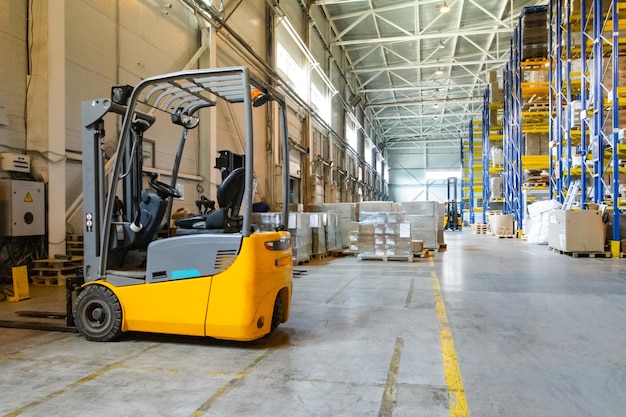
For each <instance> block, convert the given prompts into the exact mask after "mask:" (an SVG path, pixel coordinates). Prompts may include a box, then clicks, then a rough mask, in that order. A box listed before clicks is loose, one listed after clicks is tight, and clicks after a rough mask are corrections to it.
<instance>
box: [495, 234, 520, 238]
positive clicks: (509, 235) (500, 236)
mask: <svg viewBox="0 0 626 417" xmlns="http://www.w3.org/2000/svg"><path fill="white" fill-rule="evenodd" d="M495 236H496V237H498V238H501V239H504V238H506V239H513V238H514V237H515V235H511V234H506V235H498V234H496V235H495Z"/></svg>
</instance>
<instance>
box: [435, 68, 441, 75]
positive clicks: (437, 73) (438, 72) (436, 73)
mask: <svg viewBox="0 0 626 417" xmlns="http://www.w3.org/2000/svg"><path fill="white" fill-rule="evenodd" d="M435 75H443V70H442V69H441V67H439V68H437V71H435Z"/></svg>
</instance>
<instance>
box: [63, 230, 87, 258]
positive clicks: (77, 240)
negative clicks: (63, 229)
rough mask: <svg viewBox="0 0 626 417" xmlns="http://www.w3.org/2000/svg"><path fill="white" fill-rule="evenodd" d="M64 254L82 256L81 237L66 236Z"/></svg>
mask: <svg viewBox="0 0 626 417" xmlns="http://www.w3.org/2000/svg"><path fill="white" fill-rule="evenodd" d="M66 253H67V254H68V255H70V256H82V255H83V253H84V242H83V235H75V234H68V235H67V237H66Z"/></svg>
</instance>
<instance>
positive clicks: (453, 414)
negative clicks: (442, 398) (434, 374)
mask: <svg viewBox="0 0 626 417" xmlns="http://www.w3.org/2000/svg"><path fill="white" fill-rule="evenodd" d="M431 275H432V282H433V295H434V297H435V309H436V311H437V318H438V319H439V339H440V341H441V356H442V358H443V371H444V375H445V378H446V385H447V386H448V403H449V407H450V417H469V410H468V408H467V400H466V398H465V390H464V389H463V381H462V379H461V370H460V368H459V362H458V360H457V356H456V350H455V349H454V340H452V331H451V330H450V324H449V323H448V316H447V314H446V307H445V305H444V303H443V295H442V293H441V286H440V285H439V278H438V277H437V273H436V272H435V271H432V274H431Z"/></svg>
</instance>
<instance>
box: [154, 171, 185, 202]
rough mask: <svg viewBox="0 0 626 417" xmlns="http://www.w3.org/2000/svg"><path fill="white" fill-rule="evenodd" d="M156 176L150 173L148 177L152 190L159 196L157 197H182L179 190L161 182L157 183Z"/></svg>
mask: <svg viewBox="0 0 626 417" xmlns="http://www.w3.org/2000/svg"><path fill="white" fill-rule="evenodd" d="M156 178H157V174H155V173H152V174H151V175H150V185H151V186H152V188H154V190H155V191H156V192H157V194H158V195H159V197H161V198H168V197H174V198H180V197H181V196H182V194H181V193H180V190H178V189H177V188H175V187H172V186H171V185H168V184H166V183H164V182H161V181H157V179H156Z"/></svg>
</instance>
